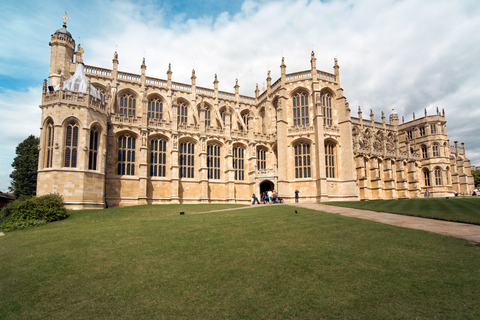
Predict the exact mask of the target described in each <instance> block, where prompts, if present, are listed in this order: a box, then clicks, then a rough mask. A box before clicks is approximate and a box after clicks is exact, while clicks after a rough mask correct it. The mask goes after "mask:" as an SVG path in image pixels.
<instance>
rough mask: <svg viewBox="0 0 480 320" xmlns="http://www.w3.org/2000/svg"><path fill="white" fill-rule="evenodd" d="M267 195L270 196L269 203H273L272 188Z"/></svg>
mask: <svg viewBox="0 0 480 320" xmlns="http://www.w3.org/2000/svg"><path fill="white" fill-rule="evenodd" d="M267 196H268V203H269V204H272V190H268V192H267Z"/></svg>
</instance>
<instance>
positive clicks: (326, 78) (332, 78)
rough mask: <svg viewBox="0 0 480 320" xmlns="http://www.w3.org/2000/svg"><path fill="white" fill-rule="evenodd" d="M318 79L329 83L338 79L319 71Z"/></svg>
mask: <svg viewBox="0 0 480 320" xmlns="http://www.w3.org/2000/svg"><path fill="white" fill-rule="evenodd" d="M317 77H318V78H320V79H324V80H328V81H337V77H336V76H335V75H334V74H331V73H328V72H323V71H319V70H317Z"/></svg>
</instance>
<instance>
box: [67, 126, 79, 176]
mask: <svg viewBox="0 0 480 320" xmlns="http://www.w3.org/2000/svg"><path fill="white" fill-rule="evenodd" d="M77 153H78V125H77V123H76V122H75V121H70V122H69V123H68V125H67V130H66V133H65V164H64V166H65V167H70V168H75V167H77Z"/></svg>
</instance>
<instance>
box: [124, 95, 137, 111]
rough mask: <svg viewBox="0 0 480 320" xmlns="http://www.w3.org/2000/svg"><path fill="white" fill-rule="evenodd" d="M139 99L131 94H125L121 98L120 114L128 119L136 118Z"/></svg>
mask: <svg viewBox="0 0 480 320" xmlns="http://www.w3.org/2000/svg"><path fill="white" fill-rule="evenodd" d="M136 105H137V99H135V97H134V96H133V94H131V93H125V94H123V95H122V96H121V98H120V114H123V115H124V116H126V117H135V112H136V108H137V106H136Z"/></svg>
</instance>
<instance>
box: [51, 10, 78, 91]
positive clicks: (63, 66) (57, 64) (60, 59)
mask: <svg viewBox="0 0 480 320" xmlns="http://www.w3.org/2000/svg"><path fill="white" fill-rule="evenodd" d="M67 19H68V17H67V11H65V16H63V27H62V28H61V29H58V30H57V31H55V33H54V34H52V37H51V40H50V42H49V45H50V47H52V48H51V51H50V71H49V74H48V85H49V86H53V87H55V86H56V85H58V84H59V83H60V82H61V81H62V80H65V79H68V78H70V65H71V64H72V62H73V55H74V52H75V40H73V38H72V35H71V34H70V32H68V31H67Z"/></svg>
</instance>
